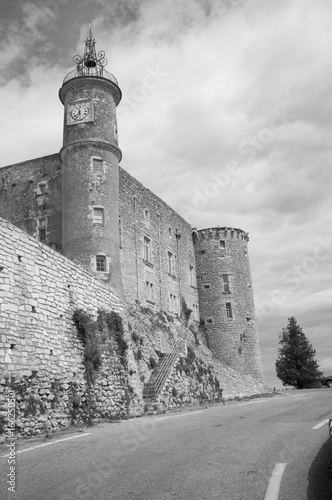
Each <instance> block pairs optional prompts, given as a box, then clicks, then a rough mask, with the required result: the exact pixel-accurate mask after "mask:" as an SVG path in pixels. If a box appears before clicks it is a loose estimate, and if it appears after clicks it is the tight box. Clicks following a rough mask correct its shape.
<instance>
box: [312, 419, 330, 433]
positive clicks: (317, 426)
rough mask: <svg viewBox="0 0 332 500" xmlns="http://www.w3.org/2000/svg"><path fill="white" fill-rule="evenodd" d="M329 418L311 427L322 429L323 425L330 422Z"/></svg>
mask: <svg viewBox="0 0 332 500" xmlns="http://www.w3.org/2000/svg"><path fill="white" fill-rule="evenodd" d="M328 421H329V419H328V418H327V419H326V420H323V422H320V423H319V424H317V425H315V427H312V428H311V429H315V430H316V429H320V428H321V427H323V426H324V425H326V424H327V423H328Z"/></svg>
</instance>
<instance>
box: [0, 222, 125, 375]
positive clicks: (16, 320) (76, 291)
mask: <svg viewBox="0 0 332 500" xmlns="http://www.w3.org/2000/svg"><path fill="white" fill-rule="evenodd" d="M79 308H82V309H84V310H85V311H87V312H90V313H91V314H93V315H95V314H96V312H97V310H98V309H99V308H104V309H106V310H112V309H113V310H115V311H116V312H118V313H121V314H122V313H123V311H124V304H123V303H122V302H121V301H120V299H119V298H118V297H117V295H116V293H115V292H113V291H112V290H111V289H110V288H109V287H108V286H107V285H106V284H104V283H102V282H100V281H99V280H97V279H96V278H94V277H93V276H92V275H91V274H90V273H88V272H87V271H84V270H83V269H82V268H80V267H78V266H76V265H75V264H74V263H72V262H71V261H69V260H68V259H66V258H65V257H63V256H62V255H60V254H59V253H57V252H56V251H54V250H52V249H51V248H48V247H47V246H46V245H44V244H42V243H40V242H38V241H36V240H35V238H33V237H31V236H29V235H28V234H26V233H25V232H23V231H21V230H20V229H18V228H17V227H15V226H14V225H12V224H10V223H9V222H6V221H4V220H2V219H0V339H1V340H0V365H1V366H2V367H4V368H5V369H8V370H9V371H15V372H16V373H18V374H19V375H24V374H29V375H31V372H32V371H33V372H41V373H43V372H46V373H50V374H54V375H56V374H60V373H61V374H62V376H63V375H67V376H72V374H73V371H76V372H79V373H81V374H82V373H83V365H82V345H81V342H80V341H79V340H78V339H77V335H76V333H75V327H74V324H73V321H72V315H73V312H74V310H75V309H79Z"/></svg>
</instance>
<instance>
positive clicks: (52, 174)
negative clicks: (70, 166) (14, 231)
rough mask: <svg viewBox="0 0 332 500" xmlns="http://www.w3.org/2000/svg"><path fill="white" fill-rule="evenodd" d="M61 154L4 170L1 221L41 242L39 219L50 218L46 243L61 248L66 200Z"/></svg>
mask: <svg viewBox="0 0 332 500" xmlns="http://www.w3.org/2000/svg"><path fill="white" fill-rule="evenodd" d="M61 168H62V167H61V160H60V156H59V154H53V155H50V156H43V157H41V158H36V159H33V160H27V161H24V162H21V163H16V164H15V165H9V166H7V167H3V168H1V169H0V217H2V218H3V219H6V220H8V221H10V222H12V223H13V224H15V225H16V226H17V227H19V228H20V229H22V230H23V231H25V232H27V233H28V234H30V235H31V236H34V237H35V238H37V239H38V219H40V218H42V217H46V219H47V224H46V242H47V243H48V244H50V245H52V246H53V247H54V248H56V249H60V248H61V243H62V242H61V238H62V196H61V182H62V173H61Z"/></svg>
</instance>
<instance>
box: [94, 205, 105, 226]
mask: <svg viewBox="0 0 332 500" xmlns="http://www.w3.org/2000/svg"><path fill="white" fill-rule="evenodd" d="M93 223H94V224H99V225H102V224H105V211H104V209H103V208H94V209H93Z"/></svg>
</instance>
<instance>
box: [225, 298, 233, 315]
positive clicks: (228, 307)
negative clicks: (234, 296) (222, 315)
mask: <svg viewBox="0 0 332 500" xmlns="http://www.w3.org/2000/svg"><path fill="white" fill-rule="evenodd" d="M226 316H227V318H233V312H232V304H231V303H230V302H226Z"/></svg>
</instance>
